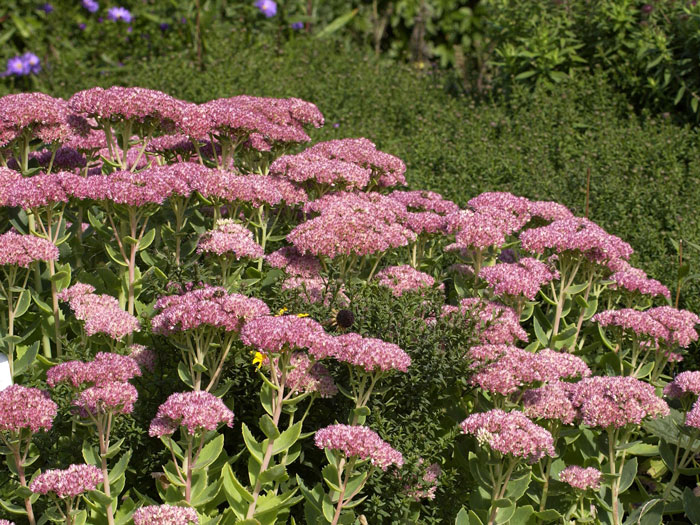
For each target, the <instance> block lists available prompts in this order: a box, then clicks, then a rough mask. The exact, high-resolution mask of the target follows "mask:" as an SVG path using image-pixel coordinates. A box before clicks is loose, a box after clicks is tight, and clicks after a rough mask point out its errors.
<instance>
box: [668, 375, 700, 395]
mask: <svg viewBox="0 0 700 525" xmlns="http://www.w3.org/2000/svg"><path fill="white" fill-rule="evenodd" d="M687 394H690V395H694V396H698V395H700V372H698V371H695V370H692V371H691V370H688V371H686V372H681V373H680V374H678V375H677V376H676V377H674V378H673V381H671V382H670V383H669V384H667V385H666V386H665V387H664V395H665V396H668V397H670V398H679V397H683V396H685V395H687Z"/></svg>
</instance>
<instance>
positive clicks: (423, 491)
mask: <svg viewBox="0 0 700 525" xmlns="http://www.w3.org/2000/svg"><path fill="white" fill-rule="evenodd" d="M418 464H419V465H422V464H423V458H420V460H419V461H418ZM441 474H442V469H441V468H440V465H438V464H437V463H431V464H430V465H428V467H426V468H425V471H424V473H423V476H422V477H421V478H420V479H417V480H416V479H415V478H414V482H413V483H412V484H411V485H404V490H406V493H407V495H408V496H409V497H410V498H412V499H413V500H414V501H421V500H423V499H428V500H434V499H435V492H436V491H437V487H438V478H439V477H440V475H441Z"/></svg>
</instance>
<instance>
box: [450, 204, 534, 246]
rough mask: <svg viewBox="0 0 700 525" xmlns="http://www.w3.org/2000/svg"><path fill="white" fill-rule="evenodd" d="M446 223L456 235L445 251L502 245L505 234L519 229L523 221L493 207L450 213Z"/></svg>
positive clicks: (519, 217) (508, 212)
mask: <svg viewBox="0 0 700 525" xmlns="http://www.w3.org/2000/svg"><path fill="white" fill-rule="evenodd" d="M525 219H527V217H526V216H525ZM445 220H446V229H447V231H448V232H450V233H454V234H455V242H454V244H451V245H448V246H446V247H445V250H447V251H454V250H470V249H477V250H483V249H486V248H489V247H491V246H501V245H503V244H504V243H505V242H506V237H507V236H508V235H510V234H512V233H513V232H515V231H517V230H519V229H520V228H522V227H523V226H524V225H525V222H526V220H523V216H517V215H514V214H513V213H511V212H510V211H506V210H503V209H501V208H494V207H485V208H479V209H477V210H475V211H472V210H461V211H458V212H454V213H450V214H449V215H447V217H446V219H445Z"/></svg>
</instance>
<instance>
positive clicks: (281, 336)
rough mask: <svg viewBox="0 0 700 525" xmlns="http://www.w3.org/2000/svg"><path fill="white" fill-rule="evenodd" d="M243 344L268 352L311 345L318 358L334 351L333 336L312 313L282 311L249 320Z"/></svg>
mask: <svg viewBox="0 0 700 525" xmlns="http://www.w3.org/2000/svg"><path fill="white" fill-rule="evenodd" d="M241 341H242V342H243V344H246V345H248V346H253V347H255V348H257V349H258V350H260V351H263V352H268V353H275V354H277V353H281V352H283V351H285V350H295V349H308V350H309V353H310V354H311V355H312V356H314V357H315V358H316V359H323V358H324V357H327V356H329V355H332V354H333V353H334V349H335V347H336V346H337V343H336V342H335V340H334V338H333V337H332V336H330V335H328V334H327V333H326V332H325V330H324V329H323V327H322V326H321V325H320V324H319V323H318V322H317V321H314V320H313V319H311V318H310V317H297V316H296V315H282V316H276V317H259V318H257V319H252V320H250V321H248V322H247V323H246V324H245V325H244V326H243V329H242V330H241Z"/></svg>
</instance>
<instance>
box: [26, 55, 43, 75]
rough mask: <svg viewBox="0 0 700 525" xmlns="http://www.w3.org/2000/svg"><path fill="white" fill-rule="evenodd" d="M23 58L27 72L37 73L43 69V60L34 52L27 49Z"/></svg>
mask: <svg viewBox="0 0 700 525" xmlns="http://www.w3.org/2000/svg"><path fill="white" fill-rule="evenodd" d="M21 58H22V62H23V63H24V67H25V68H26V71H27V74H29V73H32V74H37V73H38V72H39V71H41V60H40V59H39V57H38V56H36V55H35V54H34V53H32V52H30V51H27V52H26V53H25V54H23V55H22V57H21Z"/></svg>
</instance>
